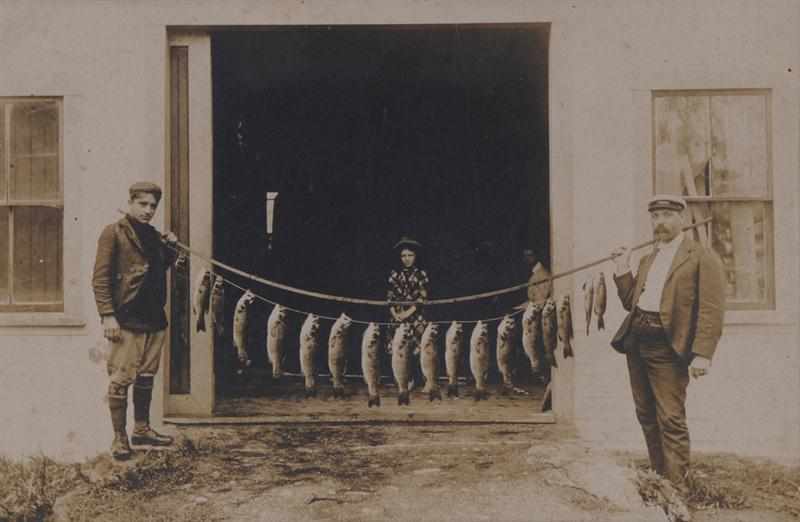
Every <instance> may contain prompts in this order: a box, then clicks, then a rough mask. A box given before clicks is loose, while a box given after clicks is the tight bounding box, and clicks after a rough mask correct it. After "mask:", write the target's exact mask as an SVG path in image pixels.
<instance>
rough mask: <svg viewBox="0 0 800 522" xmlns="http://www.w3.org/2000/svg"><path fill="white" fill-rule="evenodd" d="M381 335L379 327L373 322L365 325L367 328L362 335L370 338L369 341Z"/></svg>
mask: <svg viewBox="0 0 800 522" xmlns="http://www.w3.org/2000/svg"><path fill="white" fill-rule="evenodd" d="M380 335H381V329H380V327H379V326H378V325H377V324H375V323H369V324H368V325H367V329H366V330H365V331H364V336H365V337H366V338H367V339H369V340H370V342H374V341H376V340H377V339H378V337H379V336H380Z"/></svg>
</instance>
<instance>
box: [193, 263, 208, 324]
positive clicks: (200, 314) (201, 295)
mask: <svg viewBox="0 0 800 522" xmlns="http://www.w3.org/2000/svg"><path fill="white" fill-rule="evenodd" d="M211 275H212V274H211V271H209V270H203V273H202V274H200V276H199V277H198V278H197V285H196V286H195V289H194V299H193V300H192V312H194V315H196V316H197V331H198V332H205V331H206V312H207V311H208V304H209V303H208V298H209V297H210V296H211Z"/></svg>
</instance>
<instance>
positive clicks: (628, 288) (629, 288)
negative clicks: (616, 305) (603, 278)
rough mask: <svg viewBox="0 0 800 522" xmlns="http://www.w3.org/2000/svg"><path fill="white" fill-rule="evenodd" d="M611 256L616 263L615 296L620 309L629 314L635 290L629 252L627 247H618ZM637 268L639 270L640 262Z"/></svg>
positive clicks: (634, 279)
mask: <svg viewBox="0 0 800 522" xmlns="http://www.w3.org/2000/svg"><path fill="white" fill-rule="evenodd" d="M611 255H612V256H613V259H614V262H615V263H616V268H615V270H614V284H615V285H617V295H619V300H620V301H621V302H622V307H623V308H624V309H625V310H627V311H629V312H630V311H631V309H632V308H633V290H634V288H636V278H635V277H634V276H633V273H632V272H631V267H630V259H631V250H630V249H629V248H627V247H619V248H617V249H615V250H614V251H613V252H612V253H611ZM639 266H640V268H641V262H640V263H639ZM640 272H641V270H640ZM637 277H638V274H637Z"/></svg>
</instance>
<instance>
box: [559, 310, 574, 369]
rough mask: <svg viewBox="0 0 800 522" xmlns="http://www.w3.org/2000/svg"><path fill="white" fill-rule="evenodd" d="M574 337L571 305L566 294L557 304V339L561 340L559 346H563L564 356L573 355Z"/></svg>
mask: <svg viewBox="0 0 800 522" xmlns="http://www.w3.org/2000/svg"><path fill="white" fill-rule="evenodd" d="M574 338H575V332H574V331H573V329H572V305H571V304H570V299H569V296H568V295H565V296H564V297H562V298H561V303H559V305H558V340H559V341H561V346H563V347H564V357H565V358H566V357H574V356H575V352H574V351H573V350H572V339H574Z"/></svg>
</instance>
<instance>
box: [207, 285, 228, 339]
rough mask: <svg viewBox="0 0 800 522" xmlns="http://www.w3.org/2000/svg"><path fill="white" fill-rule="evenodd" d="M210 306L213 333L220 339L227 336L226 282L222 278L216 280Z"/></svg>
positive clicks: (212, 288) (212, 289)
mask: <svg viewBox="0 0 800 522" xmlns="http://www.w3.org/2000/svg"><path fill="white" fill-rule="evenodd" d="M210 306H211V308H210V313H209V315H210V317H211V331H212V332H214V335H215V336H216V337H217V338H220V337H222V336H223V335H225V280H224V279H222V277H221V276H216V277H215V278H214V285H213V286H212V287H211V305H210Z"/></svg>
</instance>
